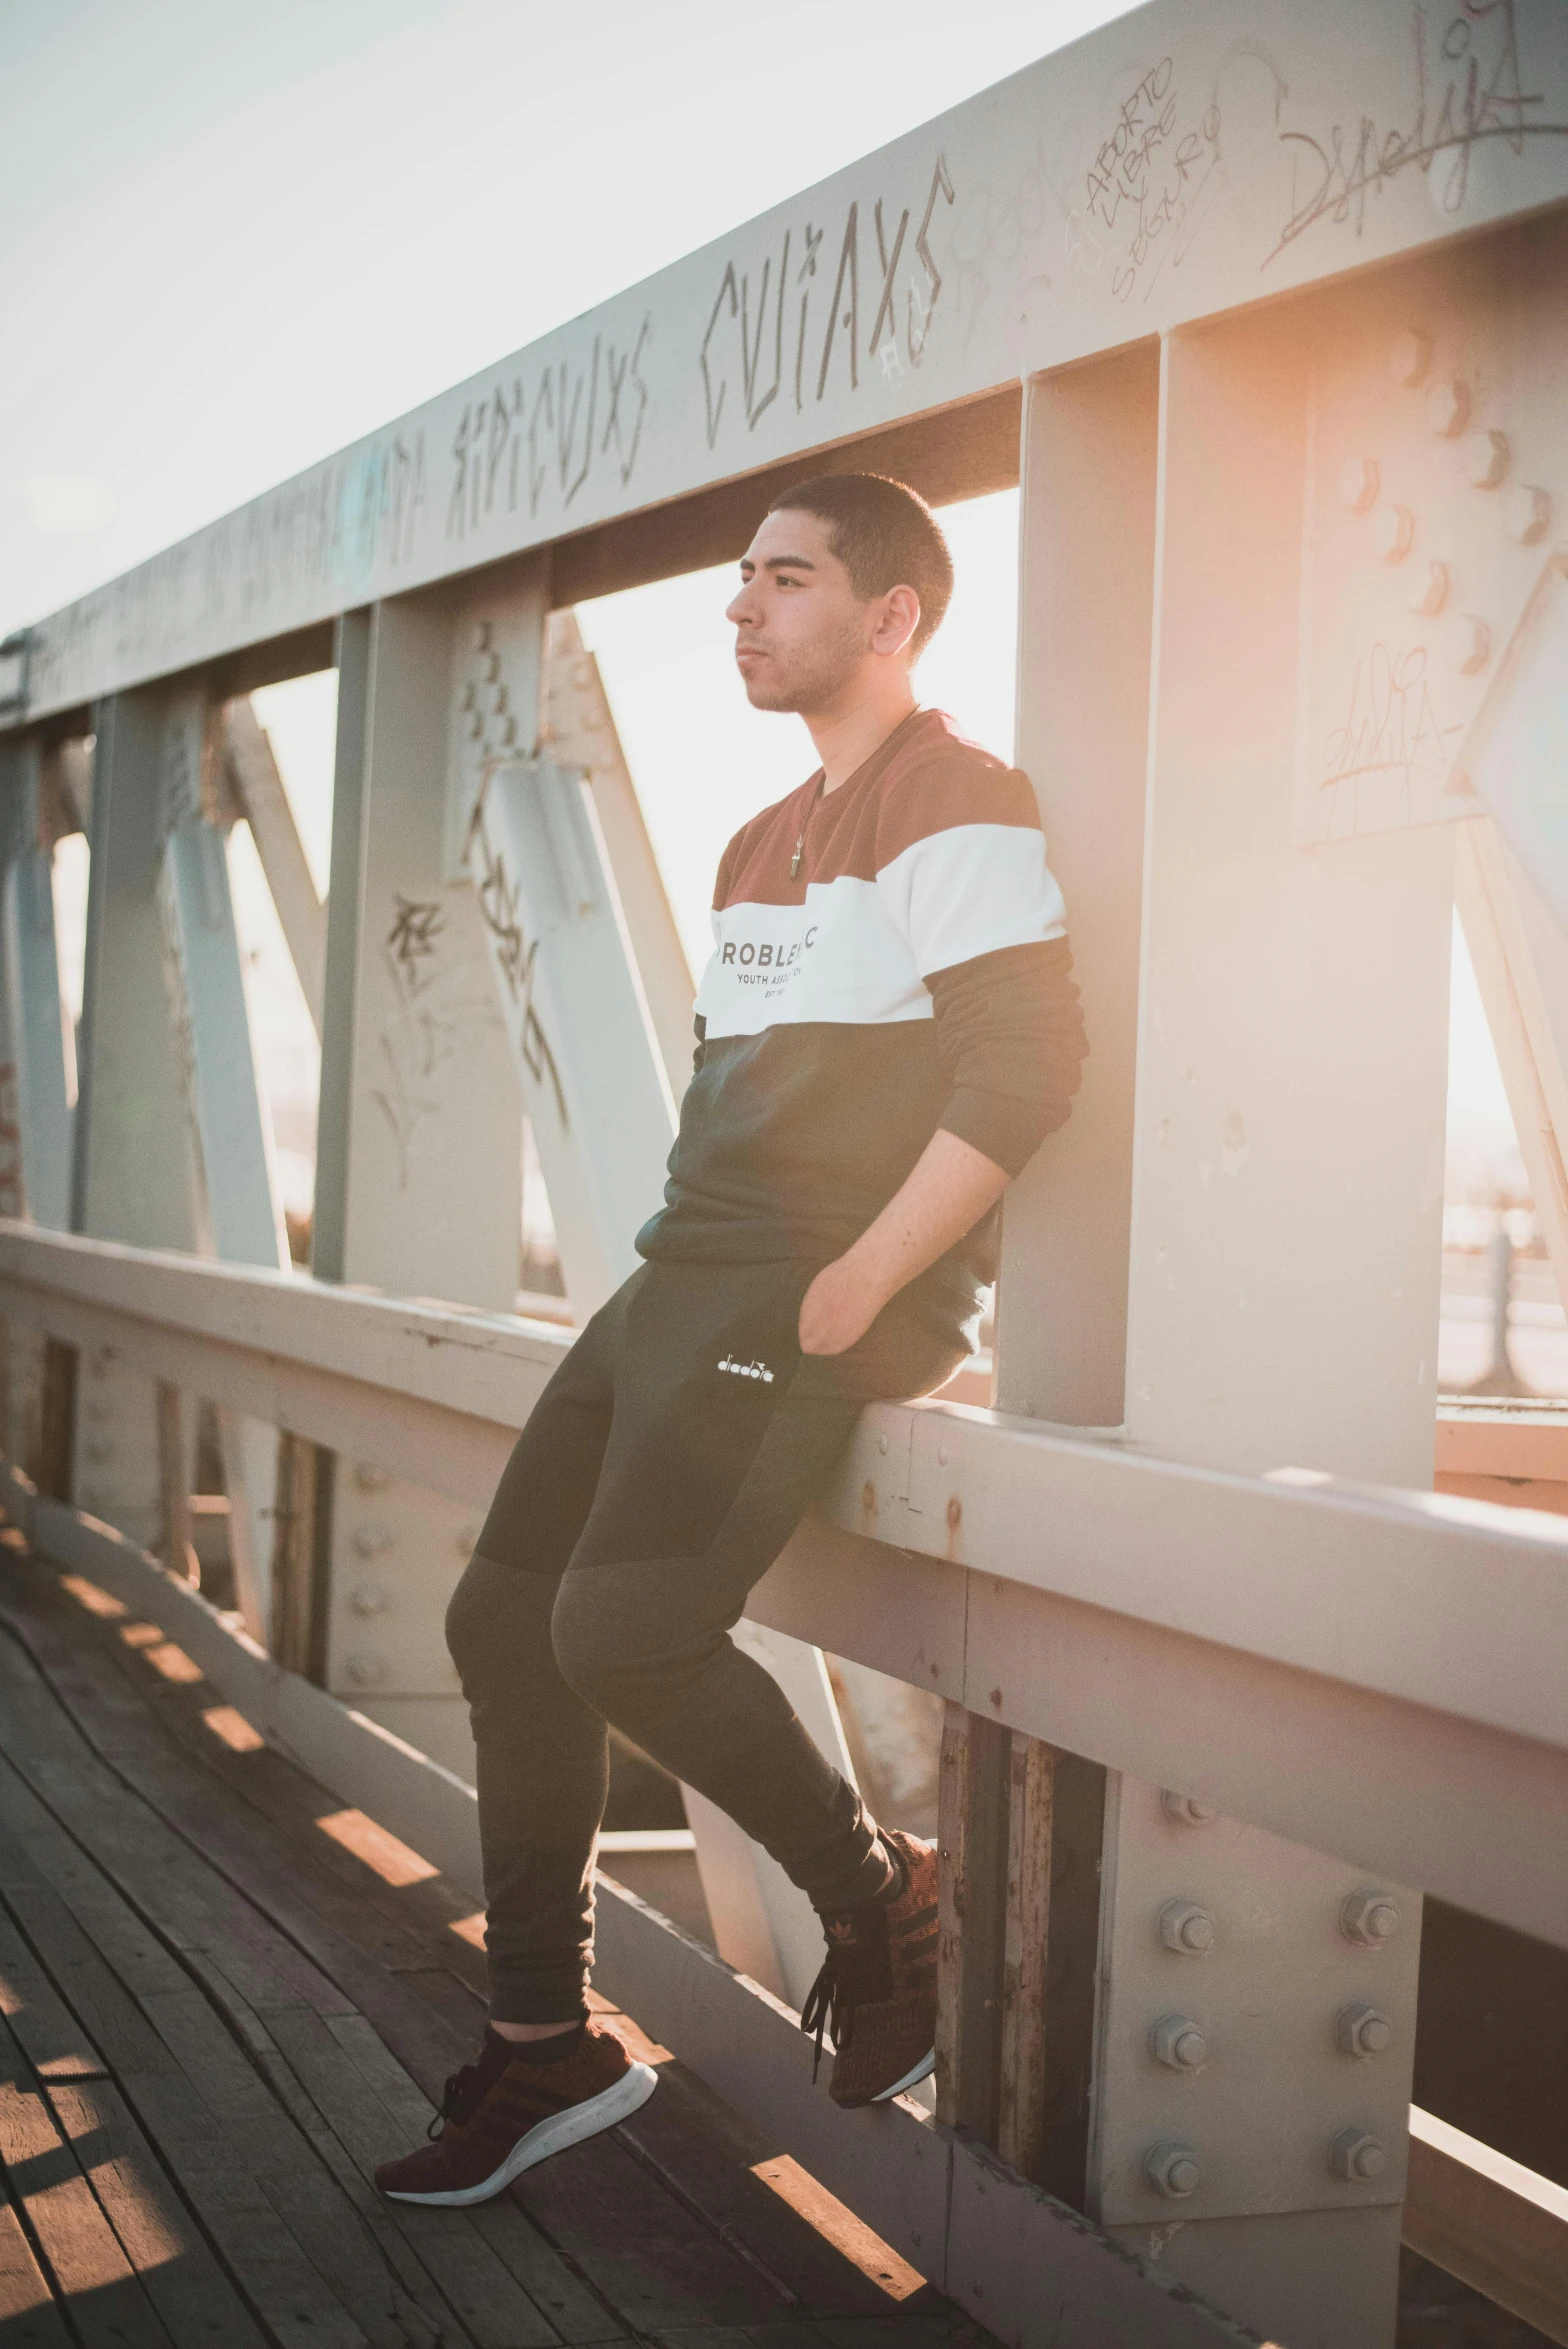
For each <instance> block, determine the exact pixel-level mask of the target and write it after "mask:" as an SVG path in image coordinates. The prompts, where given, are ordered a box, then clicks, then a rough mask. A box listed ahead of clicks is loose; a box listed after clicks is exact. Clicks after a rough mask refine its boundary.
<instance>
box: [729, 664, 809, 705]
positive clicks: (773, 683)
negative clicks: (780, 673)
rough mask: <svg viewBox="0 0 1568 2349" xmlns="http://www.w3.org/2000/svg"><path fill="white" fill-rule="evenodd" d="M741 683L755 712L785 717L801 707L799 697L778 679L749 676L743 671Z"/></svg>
mask: <svg viewBox="0 0 1568 2349" xmlns="http://www.w3.org/2000/svg"><path fill="white" fill-rule="evenodd" d="M741 683H742V684H743V685H744V686H745V688H746V699H747V700H748V701H749V702H750V704H751V706H752V708H753V709H754V710H773V711H775V712H777V713H779V714H781V715H783V714H785V713H788V712H790V711H794V710H798V709H799V707H800V702H799V699H798V697H797V696H796V695H795V694H794V693H792V692H791V690H790V688H789V687H788V686H787V685H786V684H784V683H783V682H782V681H781V680H780V679H779V678H777V677H758V676H755V675H748V674H747V672H746V671H745V670H744V669H743V670H742V671H741Z"/></svg>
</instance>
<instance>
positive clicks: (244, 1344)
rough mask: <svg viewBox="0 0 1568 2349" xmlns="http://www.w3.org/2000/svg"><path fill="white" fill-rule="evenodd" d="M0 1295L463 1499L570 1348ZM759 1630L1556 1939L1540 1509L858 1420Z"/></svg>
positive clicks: (34, 1281) (899, 1421)
mask: <svg viewBox="0 0 1568 2349" xmlns="http://www.w3.org/2000/svg"><path fill="white" fill-rule="evenodd" d="M0 1309H3V1310H4V1312H5V1314H6V1315H7V1316H8V1317H9V1318H12V1319H14V1320H16V1321H19V1322H21V1323H22V1324H23V1325H24V1326H28V1327H41V1328H46V1329H49V1330H51V1331H53V1332H54V1333H55V1334H57V1335H59V1336H60V1337H62V1338H64V1339H66V1340H67V1341H69V1342H70V1343H73V1344H77V1345H84V1346H93V1345H96V1346H97V1347H99V1348H100V1349H109V1350H111V1351H112V1357H113V1359H114V1361H115V1362H116V1363H126V1364H129V1363H135V1364H138V1365H140V1366H141V1367H142V1368H143V1369H144V1370H145V1371H147V1372H148V1373H150V1374H151V1375H152V1376H154V1377H160V1378H164V1379H167V1380H171V1381H173V1382H175V1383H178V1384H181V1385H184V1386H187V1387H191V1388H194V1389H195V1390H196V1391H198V1392H200V1393H204V1394H208V1395H212V1396H215V1397H218V1398H221V1399H224V1400H227V1401H229V1402H230V1403H232V1404H233V1405H234V1406H235V1407H236V1408H239V1409H243V1410H246V1411H248V1412H250V1413H252V1414H254V1415H255V1416H257V1417H263V1418H266V1419H269V1420H271V1421H273V1422H274V1423H275V1424H277V1425H279V1426H284V1427H288V1428H291V1429H294V1430H295V1431H297V1432H300V1433H307V1434H310V1435H312V1436H314V1437H315V1438H316V1439H317V1440H318V1441H321V1442H324V1443H328V1444H331V1445H332V1446H334V1448H337V1449H342V1450H347V1451H348V1452H349V1453H350V1454H351V1455H352V1456H354V1457H356V1458H364V1459H370V1460H379V1461H381V1462H384V1463H385V1465H386V1466H387V1467H388V1468H390V1469H394V1470H395V1471H396V1472H398V1473H400V1474H402V1475H404V1476H407V1477H409V1478H411V1479H417V1480H418V1481H420V1482H428V1483H429V1484H430V1485H431V1486H432V1487H433V1488H434V1489H435V1490H437V1491H441V1492H445V1493H447V1494H449V1495H451V1496H452V1498H453V1499H454V1500H457V1501H460V1502H462V1503H464V1504H466V1505H468V1506H470V1507H472V1506H475V1505H478V1506H481V1507H482V1506H483V1505H484V1504H485V1503H486V1502H487V1501H488V1499H489V1496H490V1494H491V1492H492V1490H493V1489H494V1483H495V1479H496V1477H497V1475H498V1474H499V1471H500V1468H501V1465H502V1463H503V1461H504V1459H505V1457H506V1454H507V1452H508V1450H509V1449H510V1446H511V1442H512V1440H513V1436H514V1434H515V1431H516V1429H517V1428H518V1427H519V1426H520V1425H521V1424H522V1422H523V1420H524V1419H525V1418H526V1417H527V1414H528V1411H529V1409H530V1408H531V1406H532V1403H533V1402H534V1400H535V1399H536V1398H537V1396H538V1394H539V1392H540V1391H541V1389H542V1387H543V1385H544V1382H545V1380H546V1379H547V1378H548V1376H549V1374H550V1372H551V1370H552V1369H553V1368H554V1367H555V1365H556V1363H557V1362H558V1361H559V1360H560V1358H561V1354H562V1352H563V1351H564V1348H565V1346H566V1344H567V1343H568V1342H569V1341H568V1339H567V1337H566V1335H565V1334H564V1333H562V1332H559V1331H555V1330H547V1329H546V1328H545V1327H544V1326H543V1325H542V1324H533V1325H528V1324H524V1323H521V1322H518V1321H515V1320H512V1319H510V1318H509V1317H507V1316H503V1315H491V1314H480V1313H459V1312H452V1311H450V1310H448V1309H444V1308H440V1307H435V1306H425V1305H419V1304H410V1303H407V1302H405V1301H402V1300H394V1299H391V1298H385V1297H375V1296H365V1295H354V1294H349V1293H345V1292H344V1291H342V1290H339V1289H335V1288H332V1287H330V1286H327V1285H325V1284H315V1283H311V1282H308V1281H306V1280H304V1279H301V1278H298V1277H290V1276H288V1275H286V1274H274V1275H267V1274H261V1273H252V1272H245V1271H242V1270H240V1269H238V1268H235V1267H231V1266H225V1265H214V1264H198V1263H195V1262H192V1261H191V1260H189V1259H182V1258H179V1257H169V1256H164V1257H159V1256H154V1255H149V1254H142V1253H140V1252H137V1251H133V1250H128V1249H123V1248H113V1247H106V1246H103V1245H101V1244H96V1243H93V1242H90V1241H82V1240H74V1239H69V1238H64V1237H59V1236H55V1235H49V1234H45V1233H42V1232H37V1231H33V1230H30V1229H28V1228H27V1227H25V1226H18V1225H16V1224H6V1225H4V1226H3V1227H0ZM242 1330H243V1331H244V1332H245V1333H246V1334H245V1336H244V1337H243V1338H241V1337H239V1336H238V1335H237V1334H236V1333H237V1332H239V1331H242ZM884 1447H885V1449H884ZM850 1529H854V1530H850ZM867 1532H871V1533H873V1534H874V1536H875V1538H874V1539H866V1538H864V1537H865V1535H866V1533H867ZM750 1614H751V1616H752V1619H753V1620H755V1621H757V1622H761V1623H763V1624H767V1625H771V1626H772V1628H774V1629H775V1630H779V1631H784V1632H788V1633H789V1634H791V1635H792V1636H793V1637H794V1638H796V1639H802V1640H806V1641H810V1642H812V1643H820V1644H821V1645H822V1646H824V1647H826V1648H828V1649H830V1650H831V1651H832V1652H834V1653H835V1654H841V1655H847V1656H849V1657H851V1658H853V1659H855V1660H856V1661H859V1662H863V1663H866V1664H870V1665H872V1666H874V1667H875V1668H876V1669H877V1670H879V1671H882V1672H886V1673H888V1674H890V1675H891V1676H892V1677H894V1678H896V1679H902V1680H908V1681H911V1682H913V1683H914V1684H916V1685H917V1686H921V1687H927V1688H931V1689H934V1690H935V1691H936V1692H937V1693H938V1694H939V1695H943V1696H951V1697H955V1698H957V1699H959V1700H960V1701H962V1702H964V1703H966V1704H968V1705H969V1706H970V1707H971V1708H972V1709H973V1710H976V1711H979V1712H989V1713H990V1714H991V1715H992V1717H993V1718H998V1719H1001V1720H1003V1721H1006V1722H1008V1723H1009V1724H1010V1725H1011V1726H1013V1727H1014V1728H1019V1729H1024V1730H1027V1731H1028V1732H1029V1733H1030V1734H1032V1735H1034V1736H1038V1737H1045V1738H1048V1739H1049V1740H1051V1742H1053V1743H1056V1744H1060V1745H1063V1746H1066V1747H1067V1748H1068V1749H1069V1750H1070V1751H1072V1752H1076V1753H1082V1754H1087V1755H1089V1756H1091V1757H1092V1758H1094V1759H1097V1760H1101V1761H1104V1762H1107V1763H1108V1764H1109V1765H1110V1766H1111V1767H1113V1768H1117V1769H1124V1770H1127V1771H1128V1772H1130V1773H1131V1774H1132V1775H1134V1776H1136V1777H1141V1778H1144V1779H1147V1780H1149V1781H1151V1782H1153V1783H1154V1784H1156V1785H1177V1786H1181V1787H1183V1788H1186V1789H1189V1790H1191V1791H1192V1792H1194V1793H1198V1794H1201V1795H1203V1796H1204V1797H1205V1798H1207V1799H1208V1800H1210V1801H1212V1802H1213V1803H1214V1804H1215V1806H1216V1807H1217V1808H1218V1809H1220V1810H1221V1811H1223V1812H1224V1813H1225V1815H1226V1816H1227V1817H1230V1818H1233V1819H1241V1820H1247V1821H1250V1822H1251V1823H1252V1824H1253V1825H1256V1826H1259V1827H1263V1828H1265V1829H1267V1830H1269V1831H1270V1832H1271V1833H1273V1834H1276V1835H1282V1836H1285V1837H1287V1838H1288V1839H1289V1840H1291V1841H1293V1842H1297V1843H1301V1844H1306V1845H1309V1846H1311V1847H1312V1848H1314V1849H1316V1850H1319V1851H1323V1852H1328V1853H1332V1854H1335V1855H1336V1856H1338V1857H1339V1858H1342V1859H1344V1860H1345V1861H1346V1862H1347V1863H1350V1864H1353V1865H1358V1866H1361V1867H1364V1868H1367V1869H1370V1870H1372V1871H1374V1872H1376V1873H1382V1874H1387V1875H1389V1876H1391V1877H1392V1878H1393V1879H1394V1880H1396V1881H1399V1882H1406V1883H1413V1884H1416V1885H1419V1886H1421V1887H1422V1888H1423V1889H1424V1890H1426V1891H1429V1892H1433V1893H1438V1894H1441V1895H1442V1896H1443V1897H1444V1898H1445V1899H1450V1900H1453V1901H1456V1902H1458V1903H1460V1904H1461V1905H1463V1906H1466V1907H1470V1908H1474V1909H1476V1910H1478V1911H1479V1912H1480V1913H1482V1914H1484V1915H1490V1916H1495V1917H1497V1918H1499V1919H1501V1920H1502V1921H1503V1922H1505V1923H1509V1924H1513V1925H1516V1926H1518V1927H1520V1928H1521V1929H1522V1930H1524V1931H1526V1932H1533V1933H1536V1934H1539V1935H1540V1936H1542V1937H1543V1938H1545V1939H1549V1940H1555V1941H1557V1942H1559V1943H1561V1944H1563V1945H1568V1882H1565V1881H1564V1872H1563V1871H1562V1870H1561V1869H1550V1868H1542V1867H1539V1866H1537V1865H1535V1864H1534V1863H1533V1861H1529V1860H1528V1859H1527V1857H1526V1856H1525V1855H1528V1854H1529V1853H1531V1852H1539V1851H1560V1850H1561V1849H1563V1848H1565V1846H1568V1690H1565V1686H1564V1681H1563V1676H1562V1673H1561V1670H1560V1659H1561V1656H1562V1654H1563V1652H1564V1649H1565V1645H1568V1527H1565V1526H1564V1524H1563V1522H1562V1521H1561V1520H1560V1519H1557V1518H1547V1517H1544V1516H1537V1515H1535V1514H1533V1513H1531V1512H1527V1511H1520V1510H1504V1509H1497V1508H1493V1507H1491V1506H1489V1505H1488V1504H1486V1503H1483V1502H1471V1501H1459V1500H1452V1499H1445V1498H1442V1497H1440V1496H1434V1495H1430V1494H1420V1493H1399V1492H1392V1491H1379V1490H1376V1489H1373V1488H1365V1487H1357V1486H1354V1485H1348V1484H1339V1483H1334V1482H1332V1481H1330V1480H1327V1479H1315V1480H1312V1481H1309V1482H1307V1483H1304V1484H1303V1483H1300V1482H1296V1481H1289V1482H1284V1483H1281V1482H1277V1481H1272V1480H1270V1479H1269V1478H1268V1477H1247V1476H1241V1475H1237V1474H1234V1473H1228V1472H1222V1471H1219V1470H1212V1469H1203V1468H1193V1467H1188V1466H1185V1465H1183V1464H1180V1463H1177V1462H1172V1461H1165V1460H1157V1459H1153V1458H1150V1457H1148V1456H1146V1455H1140V1454H1137V1453H1132V1452H1129V1451H1127V1450H1126V1449H1125V1448H1124V1447H1121V1446H1119V1445H1117V1444H1115V1443H1109V1442H1095V1441H1092V1440H1086V1439H1084V1438H1082V1437H1079V1436H1075V1435H1073V1434H1071V1433H1067V1432H1063V1431H1052V1430H1047V1429H1043V1428H1041V1427H1040V1426H1039V1424H1038V1423H1034V1422H1028V1421H1022V1420H1008V1419H1006V1418H1004V1417H1001V1416H1000V1415H995V1414H991V1413H987V1412H979V1411H969V1410H965V1409H963V1408H962V1407H960V1406H957V1405H912V1406H898V1405H889V1404H883V1405H878V1406H875V1407H874V1408H873V1409H871V1410H870V1411H868V1412H867V1413H866V1414H865V1417H864V1419H863V1421H862V1424H861V1429H860V1432H859V1434H858V1436H857V1438H856V1441H855V1444H854V1447H853V1449H852V1451H851V1454H850V1456H849V1459H848V1461H847V1463H846V1466H845V1469H844V1472H843V1475H842V1477H841V1479H840V1482H839V1484H838V1486H837V1488H836V1490H835V1493H834V1495H833V1497H832V1500H831V1503H830V1509H829V1515H828V1517H825V1518H819V1519H814V1520H812V1521H811V1522H809V1523H808V1525H807V1526H806V1527H805V1528H804V1529H803V1530H802V1532H801V1533H800V1534H798V1535H797V1536H796V1537H795V1539H794V1541H793V1542H791V1544H790V1545H789V1547H788V1548H787V1549H786V1551H785V1552H784V1554H783V1556H782V1558H781V1559H780V1561H779V1563H778V1564H777V1565H776V1566H775V1567H773V1568H772V1570H771V1571H770V1572H769V1574H768V1575H767V1576H766V1577H765V1578H764V1580H763V1581H762V1583H761V1584H759V1586H758V1589H757V1591H756V1593H755V1594H754V1597H753V1601H752V1604H751V1608H750Z"/></svg>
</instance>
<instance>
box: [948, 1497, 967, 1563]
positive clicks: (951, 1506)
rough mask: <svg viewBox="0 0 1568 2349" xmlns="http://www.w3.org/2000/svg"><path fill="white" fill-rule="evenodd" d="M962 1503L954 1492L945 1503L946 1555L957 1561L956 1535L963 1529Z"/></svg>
mask: <svg viewBox="0 0 1568 2349" xmlns="http://www.w3.org/2000/svg"><path fill="white" fill-rule="evenodd" d="M963 1523H964V1504H963V1502H962V1501H961V1500H960V1499H959V1497H958V1495H957V1494H956V1493H954V1494H953V1496H952V1498H951V1499H950V1500H949V1502H948V1504H947V1555H948V1556H949V1557H950V1558H951V1559H953V1560H954V1562H955V1563H956V1562H957V1559H958V1537H959V1534H960V1532H961V1531H962V1529H963Z"/></svg>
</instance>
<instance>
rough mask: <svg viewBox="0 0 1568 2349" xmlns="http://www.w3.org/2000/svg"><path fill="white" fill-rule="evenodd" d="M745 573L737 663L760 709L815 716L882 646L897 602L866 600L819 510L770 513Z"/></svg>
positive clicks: (737, 611)
mask: <svg viewBox="0 0 1568 2349" xmlns="http://www.w3.org/2000/svg"><path fill="white" fill-rule="evenodd" d="M740 576H741V587H740V592H739V594H738V595H737V596H736V597H735V600H734V602H733V603H732V604H731V605H730V607H729V610H728V612H727V613H726V615H725V617H726V618H727V619H729V620H732V621H733V622H734V625H735V665H736V667H737V668H738V669H739V670H740V673H741V677H742V678H743V680H744V682H745V686H746V696H747V699H748V700H749V701H750V703H751V705H752V707H753V708H754V709H759V710H797V711H799V713H800V714H801V716H802V717H809V716H810V715H811V713H812V712H813V711H816V710H823V709H826V708H828V707H830V706H831V704H832V703H833V702H834V701H836V700H837V699H838V698H839V696H840V695H841V694H843V693H844V692H845V691H846V689H847V688H850V687H852V686H853V684H854V681H855V678H856V676H857V674H858V672H859V671H860V669H861V668H862V666H863V664H864V663H866V662H867V661H868V660H874V659H876V658H877V656H878V654H879V652H881V651H882V649H883V648H882V647H881V645H880V643H879V636H881V635H885V634H886V620H887V615H886V613H885V611H884V606H885V605H886V603H887V602H888V601H889V600H890V599H889V598H887V597H880V596H879V597H874V598H873V600H872V601H871V602H870V603H869V604H864V603H862V602H861V601H860V600H859V598H858V597H857V596H856V594H855V591H854V588H853V586H852V585H851V583H850V577H849V573H848V571H847V570H846V569H845V567H844V565H843V564H842V563H841V562H840V561H839V559H838V557H837V555H836V554H835V553H834V552H833V547H832V541H831V537H830V534H829V530H828V525H827V524H826V523H825V522H822V521H819V519H818V518H817V516H816V515H815V514H798V513H787V512H786V513H782V514H769V515H768V516H767V518H766V520H765V521H764V522H763V524H762V527H761V529H760V530H759V531H758V532H757V535H756V537H755V538H754V539H753V540H752V542H751V545H750V546H749V547H748V548H747V550H746V553H745V554H744V555H743V556H742V557H741V566H740ZM900 592H902V593H903V594H905V595H908V593H909V591H908V590H907V589H905V590H902V591H900V590H894V593H895V594H898V593H900ZM915 608H916V612H917V614H918V609H919V607H918V605H916V607H915ZM884 657H885V656H884Z"/></svg>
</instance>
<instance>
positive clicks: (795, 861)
mask: <svg viewBox="0 0 1568 2349" xmlns="http://www.w3.org/2000/svg"><path fill="white" fill-rule="evenodd" d="M821 805H822V785H821V783H820V782H819V783H818V785H817V788H816V790H815V792H814V793H813V794H812V800H811V805H810V807H808V808H807V810H806V813H805V815H804V817H803V818H802V819H801V826H800V838H799V839H798V840H797V841H796V843H795V853H794V855H793V856H792V857H791V858H790V860H789V877H790V879H791V880H792V881H798V880H799V879H800V860H801V858H802V857H803V856H804V855H805V853H806V834H807V833H808V832H809V831H810V829H811V819H812V817H813V816H814V815H815V814H816V812H817V810H818V808H819V807H820V806H821Z"/></svg>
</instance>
